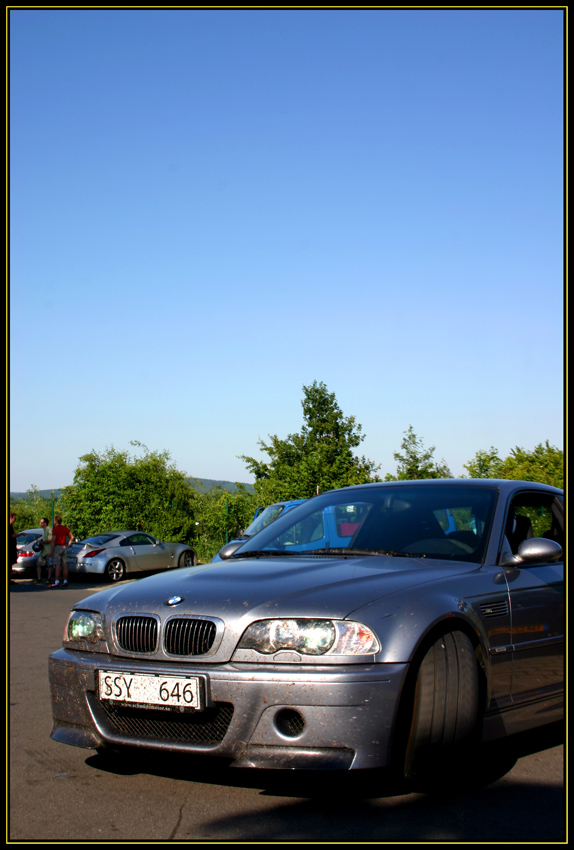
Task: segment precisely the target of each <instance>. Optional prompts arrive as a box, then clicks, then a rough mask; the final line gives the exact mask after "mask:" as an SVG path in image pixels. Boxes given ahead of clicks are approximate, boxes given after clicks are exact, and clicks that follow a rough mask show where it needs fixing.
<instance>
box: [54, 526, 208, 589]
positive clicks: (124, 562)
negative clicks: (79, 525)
mask: <svg viewBox="0 0 574 850" xmlns="http://www.w3.org/2000/svg"><path fill="white" fill-rule="evenodd" d="M195 564H197V556H196V554H195V552H194V551H193V549H191V548H190V547H189V546H187V545H186V544H185V543H162V542H161V541H159V540H158V539H157V538H156V537H152V535H151V534H145V533H144V532H143V531H106V532H104V533H102V534H96V535H95V536H94V537H88V538H87V539H86V540H82V541H81V542H80V543H73V544H72V545H71V546H70V547H69V549H68V550H67V552H66V565H67V567H68V570H69V571H70V572H72V573H101V574H102V575H104V576H105V577H106V578H107V579H108V580H109V581H121V580H122V579H123V578H125V577H126V575H128V574H129V573H137V572H143V571H148V570H150V571H151V570H167V569H169V568H170V567H193V566H194V565H195Z"/></svg>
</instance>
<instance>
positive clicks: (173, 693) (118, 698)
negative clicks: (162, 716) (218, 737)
mask: <svg viewBox="0 0 574 850" xmlns="http://www.w3.org/2000/svg"><path fill="white" fill-rule="evenodd" d="M98 688H99V696H100V699H106V700H113V701H114V702H123V703H131V704H138V705H144V706H147V705H158V706H164V707H165V708H179V709H184V710H185V709H187V710H193V711H202V710H203V708H204V704H203V691H202V688H201V679H200V678H199V677H198V676H143V675H140V674H139V673H126V672H124V671H118V670H98Z"/></svg>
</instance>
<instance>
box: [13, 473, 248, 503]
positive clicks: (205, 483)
mask: <svg viewBox="0 0 574 850" xmlns="http://www.w3.org/2000/svg"><path fill="white" fill-rule="evenodd" d="M187 480H188V481H189V483H190V484H193V485H197V484H198V483H199V489H200V490H201V491H203V492H204V493H209V491H210V490H213V488H214V487H222V488H223V489H224V490H228V491H229V492H230V493H234V492H235V490H237V484H234V483H233V481H218V480H216V479H215V478H188V479H187ZM243 486H244V487H245V489H246V490H247V491H248V492H249V493H253V484H244V485H243ZM52 493H53V494H54V496H55V497H56V499H57V498H58V497H59V496H60V495H61V493H62V489H61V488H59V489H54V490H38V494H39V495H40V496H41V497H42V499H51V498H52ZM27 496H28V493H16V492H15V491H13V490H11V491H10V498H11V499H26V498H27Z"/></svg>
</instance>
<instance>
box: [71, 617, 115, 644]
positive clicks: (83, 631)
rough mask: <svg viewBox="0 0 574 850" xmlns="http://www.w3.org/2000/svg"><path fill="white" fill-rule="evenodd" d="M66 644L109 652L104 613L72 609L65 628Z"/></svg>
mask: <svg viewBox="0 0 574 850" xmlns="http://www.w3.org/2000/svg"><path fill="white" fill-rule="evenodd" d="M87 644H89V645H87ZM64 646H69V647H70V648H72V649H90V650H97V651H98V652H107V651H108V647H107V644H106V638H105V634H104V618H103V617H102V615H101V614H98V613H97V612H96V611H72V612H71V614H70V616H69V617H68V622H67V624H66V628H65V630H64Z"/></svg>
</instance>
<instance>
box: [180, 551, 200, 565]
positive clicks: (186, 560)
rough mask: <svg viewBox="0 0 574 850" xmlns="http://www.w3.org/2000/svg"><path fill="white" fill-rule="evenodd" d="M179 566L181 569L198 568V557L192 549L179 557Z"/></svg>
mask: <svg viewBox="0 0 574 850" xmlns="http://www.w3.org/2000/svg"><path fill="white" fill-rule="evenodd" d="M179 566H180V567H196V566H197V555H196V554H195V552H194V551H193V550H192V549H189V550H188V551H187V552H182V554H181V555H180V556H179Z"/></svg>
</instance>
